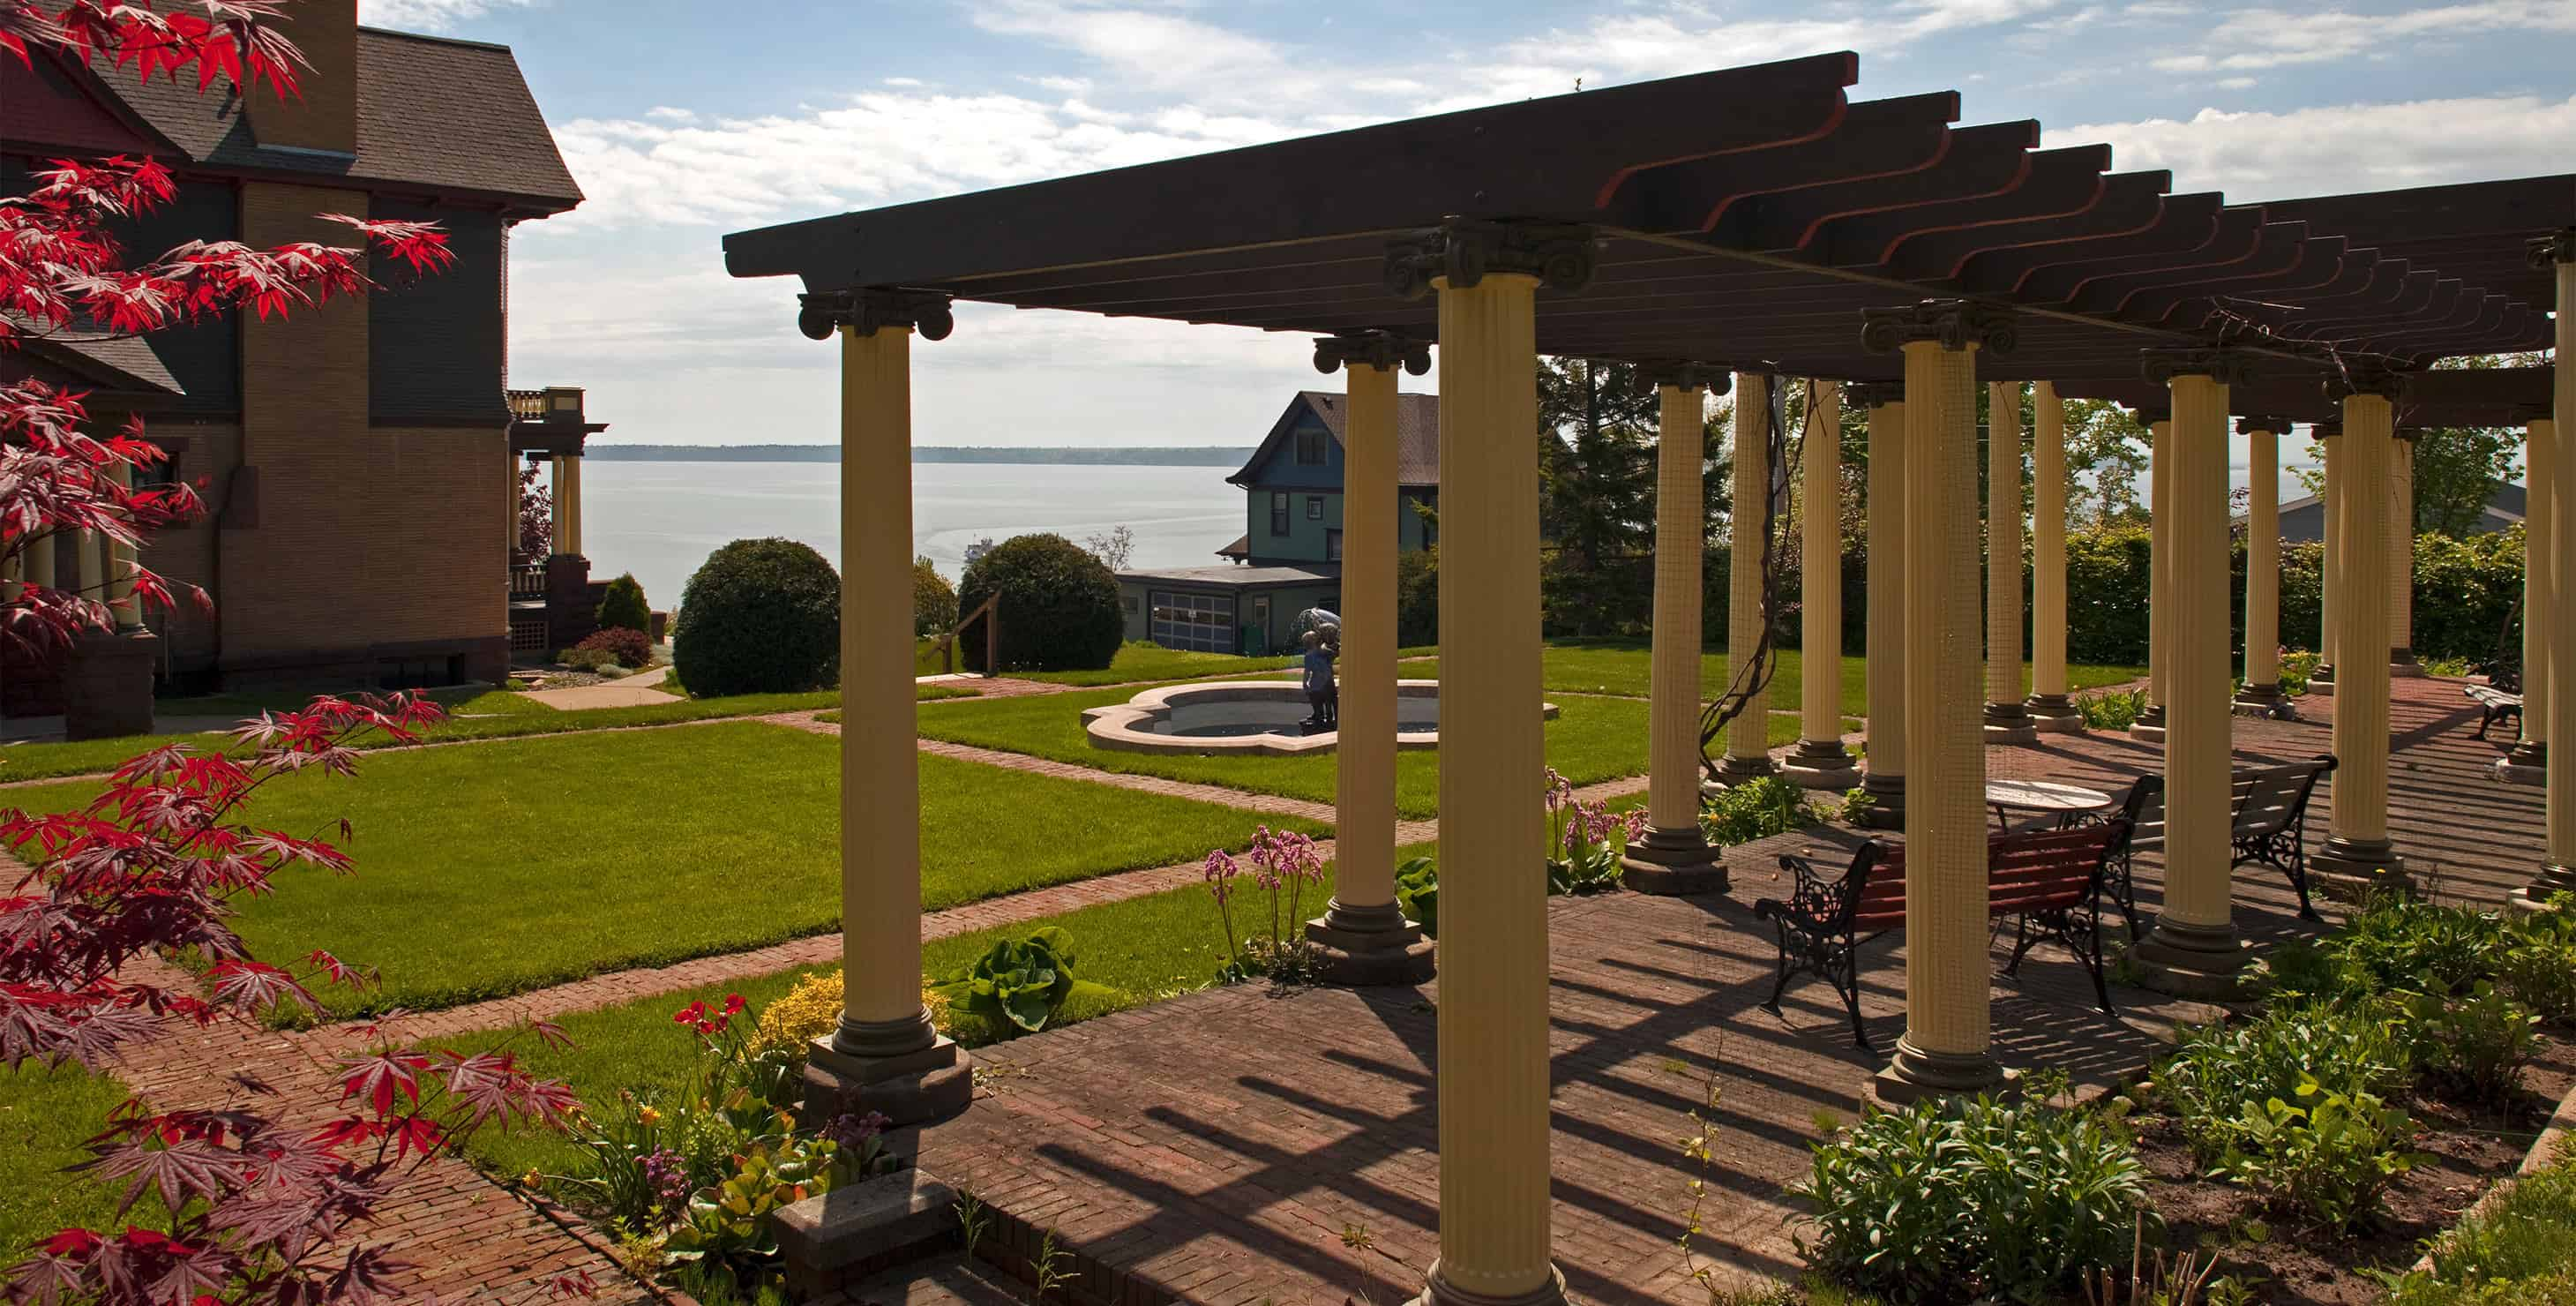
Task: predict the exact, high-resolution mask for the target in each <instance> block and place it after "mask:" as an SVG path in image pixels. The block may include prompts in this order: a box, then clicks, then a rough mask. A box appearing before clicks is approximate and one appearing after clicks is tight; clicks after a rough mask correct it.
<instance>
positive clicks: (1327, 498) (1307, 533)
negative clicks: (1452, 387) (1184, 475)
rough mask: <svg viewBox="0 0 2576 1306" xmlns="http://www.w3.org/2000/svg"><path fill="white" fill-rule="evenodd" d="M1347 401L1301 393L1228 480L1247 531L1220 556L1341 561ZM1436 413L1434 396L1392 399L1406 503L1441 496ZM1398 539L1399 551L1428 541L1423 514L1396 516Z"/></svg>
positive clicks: (1270, 561)
mask: <svg viewBox="0 0 2576 1306" xmlns="http://www.w3.org/2000/svg"><path fill="white" fill-rule="evenodd" d="M1346 403H1347V401H1346V400H1345V398H1344V397H1343V396H1341V395H1337V394H1332V393H1328V392H1325V391H1320V390H1306V391H1300V392H1299V393H1298V394H1297V396H1296V397H1295V398H1294V399H1291V400H1290V401H1289V402H1288V407H1287V409H1286V410H1285V411H1283V412H1281V413H1280V415H1279V420H1277V421H1276V422H1273V423H1271V426H1270V432H1269V434H1268V435H1266V436H1264V437H1263V438H1262V441H1261V445H1260V447H1259V448H1257V449H1255V450H1253V453H1252V457H1251V458H1250V459H1249V460H1248V461H1246V462H1245V463H1244V465H1243V469H1242V470H1240V471H1238V472H1236V473H1235V474H1234V475H1232V476H1229V477H1227V478H1226V480H1227V481H1228V482H1229V483H1231V484H1234V485H1237V486H1240V487H1242V488H1243V491H1244V535H1243V539H1242V540H1241V541H1239V542H1238V543H1237V545H1235V546H1234V547H1231V548H1228V549H1224V550H1220V551H1219V552H1220V553H1221V554H1222V555H1223V556H1226V557H1230V558H1233V559H1235V560H1236V561H1238V562H1248V563H1252V564H1255V565H1266V564H1274V563H1332V562H1339V561H1341V556H1342V555H1341V534H1342V431H1343V422H1344V420H1345V417H1346V410H1345V405H1346ZM1439 413H1440V400H1439V397H1438V396H1436V395H1401V396H1399V397H1398V399H1397V432H1396V436H1397V439H1396V444H1397V458H1396V468H1397V479H1398V480H1399V482H1400V483H1401V486H1402V489H1401V493H1402V494H1403V496H1404V497H1405V499H1406V500H1407V501H1408V502H1409V503H1410V502H1420V503H1425V504H1428V503H1433V502H1435V501H1436V499H1437V496H1438V494H1439V483H1440V476H1439V462H1440V440H1439V430H1440V417H1439ZM1396 540H1397V545H1398V547H1399V548H1403V549H1419V548H1421V547H1423V546H1424V545H1425V544H1427V543H1429V542H1430V534H1429V530H1428V528H1427V526H1426V524H1425V523H1424V521H1423V519H1422V516H1421V514H1420V513H1416V512H1412V511H1405V512H1401V513H1399V514H1398V517H1397V525H1396Z"/></svg>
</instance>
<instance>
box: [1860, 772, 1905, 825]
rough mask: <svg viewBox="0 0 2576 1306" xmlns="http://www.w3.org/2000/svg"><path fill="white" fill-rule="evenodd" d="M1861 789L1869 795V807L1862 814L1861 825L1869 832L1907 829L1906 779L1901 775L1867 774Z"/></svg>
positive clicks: (1863, 778) (1863, 777) (1862, 778)
mask: <svg viewBox="0 0 2576 1306" xmlns="http://www.w3.org/2000/svg"><path fill="white" fill-rule="evenodd" d="M1860 787H1861V789H1862V790H1863V791H1865V792H1867V793H1868V795H1869V806H1867V807H1866V808H1863V809H1862V810H1861V814H1860V825H1861V827H1862V828H1863V829H1868V830H1902V829H1904V828H1905V777H1904V776H1901V775H1878V774H1875V773H1871V774H1866V775H1863V776H1862V777H1861V782H1860Z"/></svg>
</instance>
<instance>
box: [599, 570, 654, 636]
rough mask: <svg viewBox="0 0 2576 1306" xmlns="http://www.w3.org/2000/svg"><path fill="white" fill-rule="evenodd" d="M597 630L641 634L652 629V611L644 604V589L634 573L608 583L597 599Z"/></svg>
mask: <svg viewBox="0 0 2576 1306" xmlns="http://www.w3.org/2000/svg"><path fill="white" fill-rule="evenodd" d="M598 616H599V628H600V629H602V630H631V631H634V632H636V633H637V634H642V633H644V632H646V631H649V630H651V629H653V609H652V608H650V607H648V606H646V605H645V602H644V587H643V585H641V584H639V583H637V581H636V579H635V573H633V572H631V571H630V572H628V573H626V574H625V575H623V576H620V577H618V578H617V579H615V580H612V581H610V582H608V591H607V592H606V593H604V594H602V595H600V597H599V614H598Z"/></svg>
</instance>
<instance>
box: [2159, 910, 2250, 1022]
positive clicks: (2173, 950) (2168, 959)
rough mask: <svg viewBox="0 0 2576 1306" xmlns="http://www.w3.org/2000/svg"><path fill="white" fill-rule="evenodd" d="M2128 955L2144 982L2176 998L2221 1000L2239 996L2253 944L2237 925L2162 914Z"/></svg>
mask: <svg viewBox="0 0 2576 1306" xmlns="http://www.w3.org/2000/svg"><path fill="white" fill-rule="evenodd" d="M2129 956H2130V957H2131V958H2132V959H2133V960H2135V961H2136V962H2137V963H2138V969H2139V970H2140V972H2142V975H2141V978H2140V980H2139V983H2140V984H2142V985H2144V986H2145V987H2147V988H2149V989H2153V990H2154V991H2156V992H2158V993H2163V994H2167V995H2169V996H2172V997H2177V998H2198V999H2201V1000H2203V1001H2210V1002H2222V1001H2225V1000H2227V999H2229V998H2233V997H2235V996H2236V993H2237V977H2238V975H2239V974H2241V973H2242V972H2243V971H2244V969H2245V964H2246V963H2247V962H2248V961H2251V960H2252V959H2253V944H2251V943H2250V942H2248V941H2246V940H2244V939H2241V938H2239V937H2237V934H2236V927H2235V926H2232V925H2216V926H2212V925H2192V924H2187V923H2185V922H2181V921H2176V920H2173V919H2171V918H2169V917H2164V916H2159V917H2157V919H2156V926H2155V928H2154V929H2153V930H2151V931H2149V932H2148V934H2147V937H2146V938H2144V939H2142V940H2140V941H2139V942H2138V944H2137V946H2135V947H2133V948H2131V949H2129Z"/></svg>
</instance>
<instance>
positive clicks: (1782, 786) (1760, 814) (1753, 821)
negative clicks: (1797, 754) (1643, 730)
mask: <svg viewBox="0 0 2576 1306" xmlns="http://www.w3.org/2000/svg"><path fill="white" fill-rule="evenodd" d="M1853 792H1854V793H1862V792H1865V791H1861V790H1854V791H1853ZM1815 823H1816V814H1815V812H1814V811H1812V810H1810V809H1809V807H1808V805H1807V791H1806V790H1804V789H1802V788H1800V787H1798V786H1797V785H1795V784H1792V783H1790V782H1789V781H1787V780H1783V779H1781V778H1780V777H1778V776H1776V775H1766V776H1763V777H1761V778H1760V779H1757V780H1749V781H1746V782H1745V783H1743V784H1735V785H1728V786H1727V787H1726V788H1724V789H1721V790H1719V791H1717V792H1716V793H1715V794H1712V795H1710V796H1709V797H1707V798H1706V799H1704V800H1702V802H1701V804H1700V814H1699V827H1700V830H1701V832H1702V833H1704V834H1706V835H1707V836H1708V841H1709V842H1710V843H1711V844H1714V845H1716V846H1718V847H1721V848H1725V847H1732V846H1734V845H1736V844H1740V843H1750V842H1752V841H1753V840H1755V839H1764V838H1768V837H1770V836H1772V835H1775V834H1786V833H1788V832H1789V831H1791V830H1803V829H1805V828H1807V827H1808V826H1811V825H1814V824H1815Z"/></svg>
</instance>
